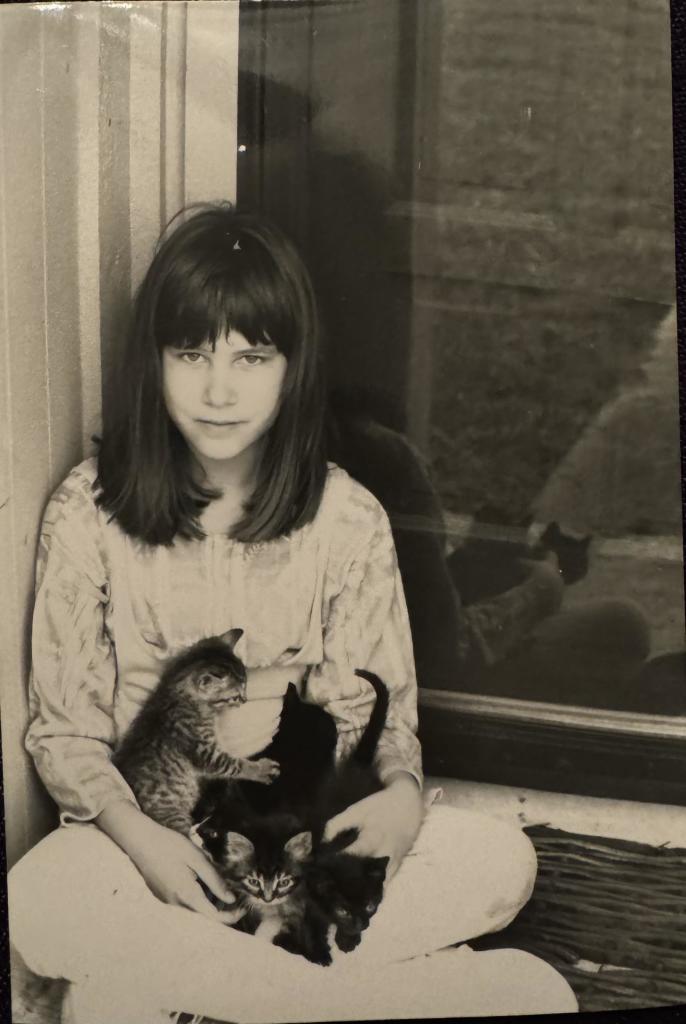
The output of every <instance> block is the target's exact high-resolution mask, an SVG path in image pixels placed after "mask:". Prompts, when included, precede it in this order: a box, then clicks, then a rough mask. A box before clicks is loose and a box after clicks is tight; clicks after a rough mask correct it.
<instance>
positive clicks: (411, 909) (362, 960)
mask: <svg viewBox="0 0 686 1024" xmlns="http://www.w3.org/2000/svg"><path fill="white" fill-rule="evenodd" d="M535 874H536V857H535V852H534V849H533V847H532V845H531V843H530V841H529V840H528V838H527V837H526V836H525V835H524V834H523V833H522V832H521V831H519V830H518V829H517V828H515V827H513V826H509V825H507V824H504V823H502V822H499V821H496V820H494V819H491V818H489V817H486V816H485V815H481V814H477V813H475V812H473V811H466V810H456V809H454V808H449V807H441V806H436V805H434V806H433V807H431V808H430V809H429V810H428V813H427V817H426V819H425V822H424V824H423V826H422V829H421V831H420V833H419V836H418V838H417V841H416V843H415V845H414V847H413V848H412V850H411V851H410V852H409V853H408V855H407V857H406V858H405V860H404V862H403V863H402V865H401V867H400V870H399V871H398V873H397V874H396V876H395V877H394V878H393V879H392V880H391V881H390V883H389V884H388V887H387V891H386V894H385V897H384V900H383V902H382V904H381V906H380V908H379V910H378V912H377V914H376V915H375V917H374V918H373V920H372V922H371V924H370V926H369V929H368V930H367V931H366V932H365V933H364V935H363V939H362V942H361V944H360V945H359V946H358V948H357V949H356V950H355V951H353V952H352V953H347V954H342V953H341V952H340V951H338V950H336V951H334V955H335V959H334V963H333V964H332V965H331V966H330V967H320V966H318V965H315V964H311V963H309V962H308V961H306V960H305V959H303V958H302V957H299V956H294V955H292V954H290V953H288V952H286V951H285V950H282V949H280V948H278V947H276V946H272V945H270V944H268V943H266V942H265V941H264V940H263V939H260V938H259V937H254V936H251V935H245V934H243V933H242V932H238V931H236V930H235V929H232V928H228V927H226V926H225V925H222V924H219V923H217V922H214V921H212V920H209V919H207V918H205V917H203V916H201V915H200V914H197V913H194V912H193V911H190V910H186V909H183V908H180V907H174V906H168V905H166V904H164V903H162V902H160V901H159V900H158V899H157V898H156V897H155V896H153V895H152V893H151V892H150V890H149V889H148V888H147V885H146V883H145V881H144V880H143V878H142V876H141V875H140V874H139V872H138V871H137V869H136V868H135V866H134V865H133V863H132V862H131V861H130V860H129V858H128V857H127V856H126V855H125V854H124V853H123V852H122V851H121V850H120V849H119V848H118V847H117V846H116V845H115V844H114V843H113V842H112V841H111V840H110V839H108V837H107V836H105V835H104V834H103V833H102V832H101V831H100V830H99V829H98V828H97V827H96V826H94V825H70V826H67V827H63V828H60V829H58V830H57V831H56V832H53V833H52V834H51V835H49V836H48V837H47V838H46V839H44V840H43V841H42V842H40V843H38V845H37V846H36V847H34V849H33V850H31V851H30V852H29V853H28V854H26V856H25V857H23V858H22V860H21V861H19V863H18V864H16V865H15V867H14V868H13V869H12V871H11V872H10V875H9V879H8V884H9V911H10V939H11V942H12V945H13V946H14V948H15V949H16V950H17V951H18V952H19V955H20V956H21V957H22V959H23V960H24V962H25V963H26V965H27V966H28V967H29V969H30V970H32V971H33V972H35V973H36V974H39V975H42V976H46V977H51V978H66V979H67V980H68V981H70V982H71V985H70V986H69V990H68V995H67V998H66V1000H65V1009H64V1011H63V1021H64V1022H65V1024H67V1022H68V1024H158V1022H159V1021H161V1020H163V1019H164V1017H163V1015H162V1013H163V1011H164V1012H165V1013H166V1014H167V1016H166V1020H167V1021H168V1019H169V1017H168V1014H169V1011H172V1010H185V1011H188V1012H191V1013H200V1014H205V1015H207V1016H208V1017H214V1018H218V1019H219V1020H225V1021H238V1022H261V1024H264V1022H270V1024H277V1022H285V1021H289V1022H296V1021H326V1020H364V1019H367V1020H368V1019H378V1018H401V1019H402V1018H416V1017H446V1016H451V1017H461V1016H476V1015H479V1016H480V1015H497V1014H518V1013H551V1012H563V1011H574V1010H575V1009H576V1000H575V998H574V995H573V994H572V992H571V989H570V988H569V986H568V985H567V983H566V982H565V980H564V979H563V978H562V977H561V976H560V975H559V974H558V973H557V972H556V971H555V970H554V969H553V968H552V967H550V966H549V965H548V964H546V963H544V962H543V961H542V960H539V959H538V958H536V957H534V956H532V955H530V954H528V953H524V952H522V951H519V950H494V951H489V952H479V953H476V952H474V951H472V950H471V949H470V948H469V947H468V946H465V945H463V946H460V947H459V948H458V949H444V947H447V946H449V945H452V944H454V943H460V942H464V941H465V940H466V939H469V938H472V937H475V936H477V935H481V934H484V933H486V932H491V931H497V930H499V929H501V928H503V927H505V925H507V924H508V923H509V921H511V920H512V918H513V917H514V916H515V915H516V913H517V912H518V911H519V910H520V908H521V907H522V906H523V905H524V904H525V903H526V901H527V900H528V898H529V896H530V895H531V891H532V888H533V883H534V878H535ZM437 950H440V951H441V952H436V951H437ZM427 954H431V955H427Z"/></svg>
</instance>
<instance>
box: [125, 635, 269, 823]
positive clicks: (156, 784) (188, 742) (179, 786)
mask: <svg viewBox="0 0 686 1024" xmlns="http://www.w3.org/2000/svg"><path fill="white" fill-rule="evenodd" d="M242 633H243V630H241V629H231V630H229V631H228V632H227V633H224V634H223V635H222V636H216V637H209V638H207V639H204V640H199V641H198V642H197V643H195V644H193V645H192V646H191V647H189V648H188V649H187V650H186V651H183V652H182V653H181V654H179V655H178V656H177V657H175V658H172V660H171V661H170V662H169V664H168V665H167V666H166V668H165V669H164V671H163V673H162V676H161V678H160V681H159V683H158V685H157V687H156V688H155V689H154V690H153V692H152V693H151V694H150V696H149V697H148V698H147V700H146V701H145V703H144V704H143V706H142V707H141V709H140V711H139V712H138V714H137V715H136V717H135V719H134V720H133V722H132V723H131V725H130V726H129V728H128V730H127V732H126V734H125V735H124V738H123V740H122V742H121V745H120V747H119V749H118V750H117V751H116V753H115V755H114V757H113V762H114V764H115V765H116V766H117V768H118V769H119V771H120V772H121V774H122V775H123V776H124V778H125V779H126V781H127V782H128V784H129V786H130V787H131V789H132V790H133V792H134V795H135V796H136V799H137V800H138V803H139V805H140V807H141V810H142V811H144V813H145V814H147V815H148V816H149V817H151V818H154V820H155V821H157V822H159V823H160V824H161V825H165V826H166V827H167V828H172V829H175V830H176V831H177V832H182V833H183V834H184V835H188V834H189V833H190V829H191V826H192V825H193V817H192V812H193V808H194V807H195V805H196V803H197V801H198V797H199V796H200V792H201V784H202V782H203V780H205V779H208V778H225V779H240V778H242V779H252V780H254V781H255V782H261V783H269V782H271V781H272V780H273V779H274V778H275V777H276V776H277V775H278V773H279V766H278V764H277V763H276V761H273V760H271V759H269V758H261V759H259V760H248V759H246V758H237V757H232V756H231V754H228V753H226V751H224V750H222V749H221V748H220V747H219V746H218V742H217V736H216V725H217V721H218V719H219V716H220V714H221V712H222V711H223V710H224V708H226V707H235V706H237V705H239V704H242V703H244V702H245V699H246V670H245V666H244V665H243V663H242V661H241V660H240V658H238V657H237V655H236V654H235V653H234V646H235V644H236V642H237V641H238V639H239V638H240V637H241V635H242Z"/></svg>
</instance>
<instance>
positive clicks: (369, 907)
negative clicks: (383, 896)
mask: <svg viewBox="0 0 686 1024" xmlns="http://www.w3.org/2000/svg"><path fill="white" fill-rule="evenodd" d="M364 909H365V910H366V911H367V913H368V914H373V913H374V911H375V910H376V903H368V904H367V906H366V907H365V908H364Z"/></svg>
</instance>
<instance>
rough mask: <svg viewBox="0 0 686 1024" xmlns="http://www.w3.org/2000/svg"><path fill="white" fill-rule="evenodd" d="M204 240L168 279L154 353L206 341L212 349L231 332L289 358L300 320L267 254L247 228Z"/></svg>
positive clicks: (283, 279)
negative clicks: (201, 245) (268, 345)
mask: <svg viewBox="0 0 686 1024" xmlns="http://www.w3.org/2000/svg"><path fill="white" fill-rule="evenodd" d="M203 241H204V245H203V247H202V251H197V252H189V253H187V254H185V259H184V260H183V261H181V262H180V263H177V264H176V265H175V266H172V267H170V270H169V273H168V274H167V275H166V278H165V280H164V283H163V285H162V288H161V291H160V296H159V301H158V303H157V316H156V318H155V324H154V332H155V339H156V342H157V346H158V349H159V350H161V349H163V348H166V347H167V346H171V347H173V348H198V347H199V346H200V345H202V344H203V343H205V342H209V344H210V345H211V346H212V348H214V346H215V344H216V341H217V338H218V337H220V336H222V335H223V334H228V333H229V331H231V330H235V331H238V332H239V333H240V334H242V335H243V336H244V337H245V338H246V339H247V340H248V341H249V342H250V344H251V345H257V344H273V345H275V346H276V348H277V349H278V350H279V352H282V353H283V354H284V355H285V356H286V357H288V356H289V355H290V354H291V352H292V350H293V348H294V345H295V341H296V331H297V321H298V317H297V311H296V309H295V308H294V303H293V296H292V290H291V289H290V288H289V287H288V286H287V279H286V277H285V275H284V274H283V273H282V272H281V271H280V269H279V267H278V265H277V264H276V262H275V260H274V259H273V257H272V256H271V254H270V253H269V252H267V251H266V250H265V248H264V247H263V246H262V245H261V244H260V243H259V242H258V241H257V240H256V239H254V238H253V237H251V235H250V234H249V232H248V231H247V230H246V229H245V228H243V229H239V230H236V229H234V230H232V231H225V230H222V231H221V232H217V237H215V238H210V239H207V238H205V239H204V240H203ZM210 243H211V244H210ZM285 285H286V286H285Z"/></svg>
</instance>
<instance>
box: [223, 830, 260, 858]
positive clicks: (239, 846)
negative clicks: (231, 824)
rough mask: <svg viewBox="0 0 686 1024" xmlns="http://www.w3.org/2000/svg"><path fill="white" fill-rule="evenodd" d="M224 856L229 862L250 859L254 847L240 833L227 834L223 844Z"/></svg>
mask: <svg viewBox="0 0 686 1024" xmlns="http://www.w3.org/2000/svg"><path fill="white" fill-rule="evenodd" d="M224 851H225V855H226V857H227V858H228V859H229V860H245V859H246V857H252V856H253V854H254V853H255V847H254V846H253V844H252V843H251V842H250V840H249V839H248V838H247V837H246V836H242V835H241V834H240V832H227V833H226V841H225V844H224Z"/></svg>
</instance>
